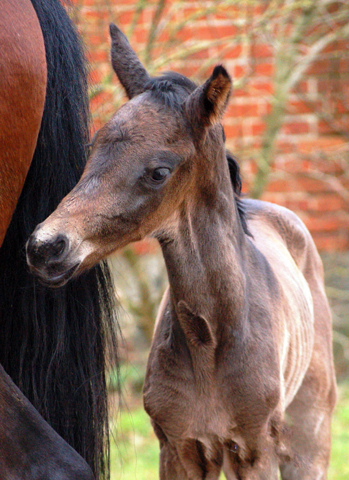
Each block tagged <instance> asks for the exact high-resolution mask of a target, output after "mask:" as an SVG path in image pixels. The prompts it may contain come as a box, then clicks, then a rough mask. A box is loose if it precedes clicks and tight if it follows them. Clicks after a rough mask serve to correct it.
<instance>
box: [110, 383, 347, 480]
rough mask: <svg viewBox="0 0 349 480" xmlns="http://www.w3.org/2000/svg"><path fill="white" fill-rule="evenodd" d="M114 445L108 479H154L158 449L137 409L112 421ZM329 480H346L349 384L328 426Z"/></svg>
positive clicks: (150, 429)
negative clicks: (329, 445)
mask: <svg viewBox="0 0 349 480" xmlns="http://www.w3.org/2000/svg"><path fill="white" fill-rule="evenodd" d="M116 424H117V433H116V435H115V436H116V439H117V446H116V443H115V442H112V451H111V460H112V476H111V478H112V480H155V479H157V478H158V465H159V460H158V456H159V446H158V441H157V439H156V437H155V435H154V433H153V430H152V427H151V425H150V421H149V417H148V415H147V414H146V413H145V412H144V411H143V409H141V408H137V409H135V410H134V411H132V412H130V411H126V410H124V411H122V412H121V413H120V415H119V417H118V419H117V421H116ZM328 479H329V480H348V479H349V384H347V385H344V386H343V385H342V386H341V387H340V389H339V401H338V405H337V408H336V412H335V415H334V418H333V424H332V457H331V466H330V471H329V476H328Z"/></svg>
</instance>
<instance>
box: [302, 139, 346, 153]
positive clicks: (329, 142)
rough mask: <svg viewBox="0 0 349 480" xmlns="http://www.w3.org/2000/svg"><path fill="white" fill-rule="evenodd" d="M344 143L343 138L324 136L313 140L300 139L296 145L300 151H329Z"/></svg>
mask: <svg viewBox="0 0 349 480" xmlns="http://www.w3.org/2000/svg"><path fill="white" fill-rule="evenodd" d="M344 145H346V142H345V140H344V139H343V138H340V137H338V136H336V137H335V136H333V137H330V136H326V137H320V138H314V139H313V140H302V141H300V142H298V144H297V147H298V150H299V151H300V152H301V153H314V151H325V152H331V151H333V150H338V148H340V147H342V146H344Z"/></svg>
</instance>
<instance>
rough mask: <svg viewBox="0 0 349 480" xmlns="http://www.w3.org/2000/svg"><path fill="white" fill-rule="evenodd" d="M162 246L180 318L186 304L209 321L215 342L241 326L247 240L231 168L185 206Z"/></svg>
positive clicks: (172, 295) (177, 313)
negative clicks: (180, 306)
mask: <svg viewBox="0 0 349 480" xmlns="http://www.w3.org/2000/svg"><path fill="white" fill-rule="evenodd" d="M207 191H209V194H208V193H207ZM208 195H209V196H208ZM160 243H161V246H162V251H163V255H164V259H165V262H166V267H167V271H168V277H169V282H170V291H171V302H172V304H173V311H174V312H176V316H178V315H179V308H178V307H179V305H180V304H181V303H183V302H185V304H186V306H187V307H189V309H190V311H191V312H192V313H193V314H194V315H196V316H201V317H203V318H205V320H206V321H207V322H208V323H209V325H210V328H211V331H212V333H213V335H214V337H215V338H218V337H219V336H221V335H220V334H222V332H223V331H224V329H225V328H227V327H228V328H230V327H233V328H238V326H239V322H240V324H241V320H242V318H243V316H244V315H243V313H244V291H245V277H244V274H243V271H244V268H243V264H244V256H245V246H246V239H245V233H244V232H243V229H242V226H241V222H240V219H239V214H238V210H237V205H236V202H235V199H234V192H233V189H232V185H231V181H230V176H229V171H228V167H227V168H226V169H225V171H224V172H223V175H222V176H221V178H220V180H219V181H218V182H217V185H210V188H208V189H206V190H205V189H204V191H201V190H200V189H199V191H198V192H197V198H195V199H192V200H190V201H188V202H186V203H185V205H183V206H182V210H181V213H180V215H179V221H178V227H177V228H176V231H175V232H174V233H173V234H172V238H170V241H166V242H160ZM241 326H242V325H241Z"/></svg>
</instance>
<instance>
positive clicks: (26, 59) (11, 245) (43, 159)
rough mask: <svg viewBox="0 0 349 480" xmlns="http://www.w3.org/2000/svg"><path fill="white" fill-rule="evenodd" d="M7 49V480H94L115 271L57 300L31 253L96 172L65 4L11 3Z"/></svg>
mask: <svg viewBox="0 0 349 480" xmlns="http://www.w3.org/2000/svg"><path fill="white" fill-rule="evenodd" d="M0 45H1V58H0V137H1V151H0V245H1V244H2V246H1V249H0V363H1V365H2V366H3V367H4V369H5V370H6V372H7V374H8V375H9V376H10V377H8V376H7V374H6V373H5V371H4V369H3V368H2V367H1V369H0V477H1V478H2V479H6V478H11V479H13V478H26V479H34V478H35V479H36V478H63V477H64V478H67V479H68V478H69V479H73V478H74V479H75V478H85V477H84V476H83V475H86V476H87V477H88V478H91V475H92V474H91V471H90V470H89V469H88V467H87V465H86V463H85V462H84V461H83V459H82V458H81V457H80V456H79V455H78V454H77V453H76V452H75V451H74V450H73V448H74V449H75V450H76V451H77V452H78V453H79V454H80V455H81V456H82V457H83V458H84V459H85V460H86V461H87V463H88V464H89V465H90V467H91V468H92V470H93V472H94V475H95V476H96V477H98V476H99V475H102V476H103V474H107V471H108V459H107V453H108V439H107V435H108V417H107V398H106V382H105V374H104V369H105V361H106V342H107V337H112V338H114V336H113V333H112V332H113V328H114V322H113V314H112V310H113V309H112V307H113V305H112V298H113V297H112V295H113V293H112V291H111V283H110V278H109V276H108V271H107V269H106V268H104V267H101V266H98V267H97V268H94V269H93V270H91V271H90V272H88V273H87V274H86V275H85V276H84V277H82V278H81V279H79V280H78V281H77V282H74V283H72V284H70V285H67V286H66V287H64V288H62V289H59V290H52V289H49V288H47V287H45V286H43V285H42V284H39V283H38V282H37V281H36V280H35V279H34V278H33V277H32V275H30V273H29V272H28V268H27V266H26V261H25V250H24V246H25V242H26V240H27V238H28V236H29V234H30V233H31V231H32V230H33V228H34V227H35V225H36V224H37V223H38V222H40V221H42V220H43V219H44V218H46V216H47V215H48V214H49V213H50V212H52V211H53V210H54V209H55V208H56V206H57V205H58V203H59V202H60V200H61V199H62V198H63V197H64V195H66V194H67V193H68V192H69V191H70V190H71V188H73V187H74V185H75V184H76V182H77V180H78V178H79V176H80V175H81V172H82V169H83V166H84V163H85V147H84V146H85V145H86V144H87V143H88V96H87V85H86V78H87V76H86V69H85V59H84V54H83V49H82V46H81V43H80V40H79V37H78V35H77V32H76V31H75V29H74V27H73V25H72V23H71V21H70V19H69V17H68V15H67V13H66V11H65V9H64V8H63V6H62V5H61V3H60V1H59V0H31V1H29V0H3V1H2V3H1V16H0ZM29 167H30V168H29ZM28 170H29V171H28ZM110 347H112V344H109V348H110ZM11 379H12V380H11ZM13 382H15V384H16V385H17V386H18V387H19V388H20V390H21V392H23V393H24V395H25V396H26V397H27V398H28V399H29V400H30V402H32V405H33V406H34V407H35V409H36V410H35V409H34V408H33V407H32V405H30V403H29V401H28V400H27V399H26V398H25V397H24V396H23V394H22V393H21V392H20V391H19V390H18V388H17V387H16V386H15V385H14V384H13ZM39 414H40V415H41V416H42V417H43V418H42V417H41V416H40V415H39ZM44 419H45V420H46V421H47V422H48V423H49V424H50V425H51V426H52V427H53V429H54V430H55V432H57V433H55V432H54V431H53V430H52V429H51V428H50V427H49V425H48V424H47V423H46V422H45V421H44ZM58 434H59V435H60V436H61V437H62V438H63V439H64V440H65V441H66V442H68V443H69V444H70V445H71V447H73V448H71V447H69V446H68V444H66V443H65V441H64V440H62V438H60V437H59V435H58ZM79 475H80V476H79Z"/></svg>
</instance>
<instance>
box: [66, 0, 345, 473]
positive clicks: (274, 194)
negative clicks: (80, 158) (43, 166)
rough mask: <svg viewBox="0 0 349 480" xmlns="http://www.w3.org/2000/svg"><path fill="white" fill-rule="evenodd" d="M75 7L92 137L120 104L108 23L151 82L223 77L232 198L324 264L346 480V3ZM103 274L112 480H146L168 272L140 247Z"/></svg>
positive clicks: (225, 1)
mask: <svg viewBox="0 0 349 480" xmlns="http://www.w3.org/2000/svg"><path fill="white" fill-rule="evenodd" d="M73 3H74V6H75V7H76V8H74V9H72V11H71V14H72V16H73V18H74V20H75V22H76V24H77V25H78V28H79V31H80V32H81V34H82V36H83V39H84V42H85V44H86V49H87V54H88V58H89V61H90V64H91V71H90V82H91V90H90V98H91V109H92V119H93V126H92V131H94V130H96V129H98V128H99V127H100V126H101V125H103V124H104V123H105V121H106V120H107V119H108V118H110V116H111V115H112V113H113V112H115V110H116V109H117V108H118V107H119V106H120V105H121V104H122V103H123V102H125V97H124V94H123V91H122V89H121V88H120V86H119V84H118V81H117V79H116V76H115V74H114V73H113V71H112V68H111V66H110V62H109V49H110V42H109V33H108V27H109V23H110V22H111V21H113V22H115V23H116V24H117V25H118V26H119V27H121V28H122V30H123V31H124V32H125V33H126V35H127V36H128V38H129V40H130V42H131V45H132V46H133V48H134V49H135V51H136V52H137V54H138V55H139V57H140V59H141V60H142V62H143V63H144V65H145V66H146V67H147V69H148V71H149V72H150V73H151V74H152V75H156V74H158V73H160V72H163V71H167V70H176V71H179V72H181V73H183V74H185V75H187V76H189V77H190V78H192V79H193V80H195V81H197V82H198V83H201V82H203V81H204V80H205V79H206V78H207V77H208V76H209V75H210V73H211V71H212V68H213V67H214V65H216V64H219V63H222V64H224V65H225V66H226V68H227V69H228V71H229V72H230V74H231V75H232V77H233V79H234V94H233V97H232V99H231V101H230V104H229V107H228V111H227V113H226V115H225V119H224V128H225V132H226V136H227V146H228V148H229V149H230V150H231V151H232V152H233V153H234V154H235V155H236V156H237V157H238V159H239V163H240V167H241V171H242V176H243V181H244V187H243V191H244V193H245V194H247V195H248V196H251V197H254V198H262V199H264V200H268V201H271V202H275V203H278V204H280V205H284V206H286V207H288V208H290V209H291V210H293V211H294V212H295V213H296V214H297V215H299V216H300V217H301V219H302V220H303V221H304V222H305V224H306V226H307V227H308V228H309V230H310V232H311V233H312V235H313V238H314V240H315V243H316V245H317V247H318V249H319V251H320V254H321V256H322V259H323V262H324V267H325V279H326V289H327V294H328V297H329V300H330V303H331V307H332V312H333V321H334V332H333V341H334V353H335V362H336V371H337V378H338V382H339V392H340V401H339V406H338V408H337V413H336V418H335V422H334V426H333V435H334V446H333V458H332V464H331V472H330V479H333V480H341V479H343V480H344V479H348V478H349V466H348V458H349V456H348V451H349V433H348V432H349V386H348V383H347V382H348V377H349V308H348V307H349V2H348V1H347V0H343V1H331V0H274V1H273V0H271V1H268V0H239V1H238V0H221V1H220V0H207V1H195V0H194V1H179V0H75V1H74V2H73ZM112 264H113V267H114V272H115V281H116V291H117V295H118V297H119V300H120V304H121V311H120V325H121V331H122V334H123V342H122V352H121V360H122V362H121V379H122V396H121V409H120V415H119V418H116V420H115V422H116V424H117V425H118V427H117V428H116V434H115V435H116V443H117V446H114V447H113V448H114V449H113V462H114V470H113V479H121V480H131V479H135V478H142V480H145V479H148V478H149V479H153V478H157V456H158V446H157V442H156V440H155V438H154V436H153V434H152V431H151V427H150V425H149V421H148V419H147V416H146V415H145V414H144V412H143V411H142V408H141V390H142V383H143V377H144V371H145V362H146V358H147V354H148V351H149V346H150V341H151V336H152V330H153V324H154V320H155V317H156V311H157V308H158V304H159V302H160V299H161V295H162V293H163V291H164V289H165V287H166V282H167V280H166V272H165V268H164V265H163V262H162V258H161V254H160V252H159V249H158V247H157V245H156V244H155V243H153V242H151V241H147V242H143V243H140V244H135V245H133V246H131V247H129V248H127V249H126V250H124V251H123V252H121V253H119V254H118V255H117V256H116V257H115V258H113V259H112ZM116 390H117V383H116V372H115V371H111V372H110V392H111V398H113V396H114V397H115V398H116V397H117V398H118V399H119V395H118V394H117V393H113V392H114V391H116ZM118 401H119V400H118ZM128 412H132V415H131V413H128Z"/></svg>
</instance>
